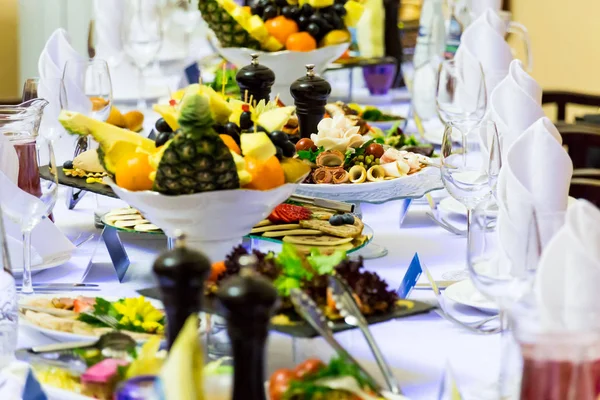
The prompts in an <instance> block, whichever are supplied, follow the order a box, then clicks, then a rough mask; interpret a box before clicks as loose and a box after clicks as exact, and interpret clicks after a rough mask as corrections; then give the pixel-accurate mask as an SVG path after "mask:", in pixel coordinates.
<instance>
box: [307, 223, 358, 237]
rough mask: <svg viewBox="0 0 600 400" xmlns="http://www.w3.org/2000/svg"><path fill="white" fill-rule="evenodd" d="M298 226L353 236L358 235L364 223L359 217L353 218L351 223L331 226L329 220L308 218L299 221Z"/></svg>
mask: <svg viewBox="0 0 600 400" xmlns="http://www.w3.org/2000/svg"><path fill="white" fill-rule="evenodd" d="M300 226H301V227H302V228H307V229H316V230H319V231H321V232H323V233H326V234H328V235H331V236H337V237H342V238H355V237H358V236H360V234H361V233H362V230H363V228H364V226H365V225H364V224H363V222H362V221H361V220H360V219H358V218H354V224H353V225H340V226H333V225H331V224H330V223H329V221H321V220H317V219H309V220H306V221H300Z"/></svg>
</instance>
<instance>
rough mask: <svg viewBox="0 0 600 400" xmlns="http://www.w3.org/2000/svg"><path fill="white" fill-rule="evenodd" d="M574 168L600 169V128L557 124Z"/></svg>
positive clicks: (585, 125)
mask: <svg viewBox="0 0 600 400" xmlns="http://www.w3.org/2000/svg"><path fill="white" fill-rule="evenodd" d="M556 127H557V128H558V131H559V132H560V134H561V136H562V139H563V146H565V149H566V150H567V152H568V153H569V156H570V157H571V160H573V167H574V168H576V169H579V168H600V126H597V125H589V124H566V123H557V124H556Z"/></svg>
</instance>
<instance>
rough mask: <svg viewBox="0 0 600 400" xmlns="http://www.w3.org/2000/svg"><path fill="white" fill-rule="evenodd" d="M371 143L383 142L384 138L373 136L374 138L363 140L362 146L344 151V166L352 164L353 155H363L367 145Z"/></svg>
mask: <svg viewBox="0 0 600 400" xmlns="http://www.w3.org/2000/svg"><path fill="white" fill-rule="evenodd" d="M371 143H379V144H383V143H384V140H383V138H379V137H377V138H374V139H371V140H368V141H366V142H364V143H363V144H362V146H360V147H359V148H357V149H354V151H352V150H347V151H346V158H345V159H344V167H346V168H348V167H349V166H350V165H351V164H352V160H354V158H355V157H357V156H362V155H364V154H365V151H367V147H369V145H370V144H371Z"/></svg>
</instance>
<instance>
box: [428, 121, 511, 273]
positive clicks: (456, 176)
mask: <svg viewBox="0 0 600 400" xmlns="http://www.w3.org/2000/svg"><path fill="white" fill-rule="evenodd" d="M456 130H458V128H457V127H455V126H452V125H446V129H445V130H444V137H443V140H442V151H441V161H442V163H441V168H440V170H441V177H442V182H443V183H444V186H445V188H446V190H447V191H448V193H449V194H450V196H452V197H453V198H454V199H456V200H458V201H459V202H460V203H462V204H463V205H464V206H465V207H466V209H467V241H468V238H469V235H468V232H469V230H470V226H471V211H472V210H473V209H474V208H475V207H476V206H477V205H478V204H480V203H481V202H483V201H485V200H487V199H488V198H489V197H490V196H491V194H492V188H491V187H490V183H492V182H495V179H493V178H490V176H491V174H497V171H499V169H500V167H499V165H500V163H501V160H500V157H499V156H500V154H499V152H497V151H493V152H488V151H486V145H485V144H484V143H482V138H481V136H480V135H478V134H475V133H474V132H473V133H471V134H470V135H464V134H462V132H461V133H460V134H461V135H462V138H463V140H462V141H461V142H460V143H457V142H455V141H454V140H453V139H452V138H453V136H455V135H454V134H453V132H455V131H456ZM490 133H491V136H490V137H489V138H488V139H489V142H488V143H487V146H489V147H490V148H491V149H495V148H498V146H499V138H498V134H497V131H493V130H492V131H491V132H490ZM466 277H467V271H466V270H461V271H451V272H449V273H446V274H444V275H443V279H448V280H456V279H464V278H466Z"/></svg>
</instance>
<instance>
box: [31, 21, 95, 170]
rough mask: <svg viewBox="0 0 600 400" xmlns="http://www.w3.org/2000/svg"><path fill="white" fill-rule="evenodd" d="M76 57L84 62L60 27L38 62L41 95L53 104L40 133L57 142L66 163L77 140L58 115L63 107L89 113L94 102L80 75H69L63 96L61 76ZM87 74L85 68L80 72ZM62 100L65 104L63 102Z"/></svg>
mask: <svg viewBox="0 0 600 400" xmlns="http://www.w3.org/2000/svg"><path fill="white" fill-rule="evenodd" d="M71 59H75V60H81V61H83V60H84V59H85V58H84V57H82V56H81V55H80V54H79V53H78V52H77V51H75V49H73V47H72V46H71V41H70V37H69V34H68V33H67V32H66V31H65V30H64V29H62V28H61V29H57V30H56V31H54V32H53V33H52V35H50V38H49V39H48V41H47V42H46V45H45V46H44V49H43V50H42V53H41V54H40V58H39V61H38V70H39V74H40V82H39V85H38V95H39V97H41V98H44V99H46V100H48V102H49V104H48V106H46V108H45V109H44V117H43V119H42V123H41V126H40V134H41V135H43V136H45V137H47V138H49V139H51V140H52V141H53V144H54V153H55V156H56V161H57V162H58V163H60V164H62V163H63V162H64V161H66V160H70V159H72V158H73V151H74V150H75V141H76V139H75V138H74V137H73V136H71V135H67V134H65V133H64V130H63V128H62V126H61V125H60V123H59V122H58V114H60V110H61V108H62V106H64V107H68V109H69V110H71V111H79V112H82V113H88V112H89V110H90V109H91V107H92V105H91V102H90V100H89V99H88V98H87V96H86V95H85V90H84V88H83V87H81V85H82V82H83V79H80V78H81V75H80V76H67V77H66V80H65V81H64V92H63V94H62V95H61V90H62V89H61V79H62V75H63V69H64V66H65V63H66V62H67V61H68V60H71ZM79 72H80V73H81V74H83V71H79ZM61 101H62V102H63V103H64V104H61Z"/></svg>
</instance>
